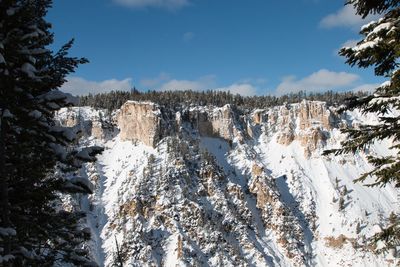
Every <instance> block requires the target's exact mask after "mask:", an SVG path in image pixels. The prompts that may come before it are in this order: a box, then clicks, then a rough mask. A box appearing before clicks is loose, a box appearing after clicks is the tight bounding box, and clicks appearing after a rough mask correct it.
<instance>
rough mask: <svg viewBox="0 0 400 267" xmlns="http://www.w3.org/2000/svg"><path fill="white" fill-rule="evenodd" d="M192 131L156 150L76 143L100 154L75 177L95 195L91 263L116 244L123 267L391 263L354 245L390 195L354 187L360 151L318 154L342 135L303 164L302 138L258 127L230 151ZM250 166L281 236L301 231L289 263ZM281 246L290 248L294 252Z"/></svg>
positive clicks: (376, 148)
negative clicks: (282, 139) (270, 194)
mask: <svg viewBox="0 0 400 267" xmlns="http://www.w3.org/2000/svg"><path fill="white" fill-rule="evenodd" d="M80 110H81V111H80V114H81V116H83V117H84V118H86V120H93V119H94V118H97V117H98V116H99V115H98V114H99V113H98V112H97V111H94V110H92V109H89V108H81V109H80ZM75 112H76V110H75ZM60 116H61V117H64V118H65V113H64V115H63V114H61V115H60ZM366 119H368V120H371V121H372V120H373V119H374V118H373V117H371V118H365V117H362V116H361V114H359V113H357V112H353V113H351V114H349V115H348V116H347V120H351V121H365V120H366ZM189 128H190V126H189V125H183V128H182V131H183V133H182V134H181V135H180V139H179V140H177V139H174V138H175V137H165V138H164V139H162V140H161V141H160V143H159V144H158V145H157V146H156V147H155V148H152V147H149V146H146V145H144V144H142V143H141V142H139V141H138V142H132V141H122V140H120V138H119V135H118V133H117V132H116V133H115V135H114V136H113V135H111V137H110V138H106V139H103V140H99V139H96V138H93V137H91V136H86V137H84V138H83V140H82V141H81V142H82V144H88V143H90V144H96V145H102V146H104V147H105V151H104V152H103V154H102V155H101V156H99V157H98V161H97V162H96V163H90V164H88V165H87V166H86V167H85V169H84V170H83V172H84V173H86V175H87V176H88V178H89V179H90V180H91V181H92V183H94V185H95V190H94V194H93V195H91V196H89V197H87V198H83V199H82V200H81V207H82V209H83V210H85V211H87V212H88V220H87V224H88V226H89V227H90V228H91V229H92V236H93V238H92V242H91V243H90V244H89V245H90V247H91V250H92V255H93V257H94V259H95V260H96V261H97V262H98V263H99V265H100V266H112V264H113V263H114V262H115V261H116V257H117V246H118V247H119V250H120V251H119V252H120V253H121V255H123V258H124V260H125V262H124V263H125V265H124V266H153V265H155V266H157V265H159V266H193V265H196V264H198V265H200V266H222V265H223V266H236V265H242V264H243V265H249V266H295V265H306V266H396V264H398V263H399V261H398V258H394V257H393V255H391V253H387V254H380V255H376V254H374V253H373V252H372V251H371V250H370V249H368V248H366V247H362V240H363V238H367V237H369V236H371V235H372V234H374V233H375V232H376V231H377V230H379V228H380V227H381V226H383V225H384V224H385V220H386V218H387V217H388V216H389V215H390V213H391V212H392V211H395V212H399V210H398V209H399V206H400V205H399V204H400V203H399V190H396V189H395V188H394V187H392V186H390V185H388V186H386V187H383V188H379V187H366V186H364V185H362V184H360V183H353V180H354V179H355V178H357V177H358V176H359V175H360V174H362V173H364V172H366V171H368V170H370V169H371V166H370V165H369V164H368V163H367V160H366V155H365V154H364V153H359V154H356V155H340V156H333V155H331V156H322V155H321V154H322V152H323V150H324V149H327V148H333V147H337V146H338V145H339V143H340V141H342V140H343V139H344V136H343V135H342V134H341V133H340V131H339V130H338V129H336V128H334V129H332V130H331V131H330V133H329V134H330V138H329V139H328V140H327V142H326V145H325V146H324V147H320V148H318V149H316V150H315V151H314V152H313V153H312V154H311V156H310V157H307V156H306V155H305V153H304V147H303V146H302V145H301V143H300V142H299V141H296V140H295V141H293V142H292V143H291V144H289V145H281V144H279V143H278V142H277V135H278V134H279V132H273V131H272V132H271V131H270V130H269V128H266V127H264V128H263V127H261V128H260V130H259V134H257V135H255V136H254V137H253V138H250V139H248V140H246V141H245V142H243V141H241V140H236V139H234V140H233V141H232V142H231V143H229V142H227V141H225V140H223V139H221V138H216V137H204V136H200V135H199V134H198V133H197V132H196V131H193V130H192V129H189ZM389 146H390V142H389V141H387V140H386V141H384V142H381V143H376V144H374V145H373V146H372V147H371V148H370V149H369V150H370V151H369V153H377V154H380V155H382V154H387V153H388V150H387V148H388V147H389ZM255 165H257V166H260V167H261V169H262V174H261V176H262V177H261V179H265V181H266V182H267V183H266V184H270V185H271V188H267V191H268V190H272V191H274V190H275V191H274V192H276V194H277V195H278V198H277V199H275V201H278V202H279V203H278V204H279V205H278V207H281V209H283V210H284V212H283V213H282V214H285V216H286V217H287V218H289V219H290V218H292V221H291V223H292V226H291V227H292V228H290V227H289V226H290V225H289V226H288V227H289V228H290V229H291V230H290V229H289V230H288V231H295V230H294V229H300V231H301V233H300V234H299V238H300V239H301V240H302V242H301V243H302V244H298V243H296V240H298V239H295V240H294V241H293V242H294V243H296V244H295V245H294V248H295V249H296V252H295V253H294V254H295V256H296V255H297V254H296V253H298V254H299V255H300V256H301V257H300V258H298V259H300V260H299V261H297V260H293V259H291V257H289V256H288V251H287V249H285V245H283V243H282V240H280V241H279V237H280V235H281V234H282V233H281V232H280V231H283V230H282V229H272V228H274V227H272V226H271V225H269V224H268V223H267V222H268V220H267V219H266V217H265V212H267V211H268V209H267V208H265V209H264V210H263V207H260V203H259V201H260V198H261V197H260V195H257V194H258V193H257V194H256V193H254V191H252V190H251V188H252V187H254V186H255V181H256V177H255V175H254V166H255ZM257 179H260V178H259V177H258V178H257ZM367 182H372V180H370V181H367ZM249 188H250V189H249ZM272 204H273V203H272ZM277 209H278V210H279V208H277ZM278 214H280V213H278ZM274 216H275V215H274ZM274 218H275V217H274ZM278 220H279V218H278ZM289 222H290V221H289ZM282 223H288V221H287V219H286V221H285V220H282ZM289 224H290V223H289ZM271 227H272V228H271ZM288 241H289V247H290V246H291V245H293V244H294V243H293V244H292V243H291V242H292V240H291V238H288ZM295 256H294V259H297V258H296V257H295Z"/></svg>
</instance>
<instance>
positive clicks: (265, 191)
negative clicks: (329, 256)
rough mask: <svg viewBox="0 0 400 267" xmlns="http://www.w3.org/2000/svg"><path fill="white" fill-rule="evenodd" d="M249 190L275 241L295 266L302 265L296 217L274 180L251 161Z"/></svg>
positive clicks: (301, 242)
mask: <svg viewBox="0 0 400 267" xmlns="http://www.w3.org/2000/svg"><path fill="white" fill-rule="evenodd" d="M251 173H252V179H251V183H250V185H249V190H250V192H251V193H253V194H254V195H255V196H256V199H257V208H259V209H260V211H261V217H262V219H263V223H264V225H265V226H266V227H269V228H270V229H272V230H273V232H274V233H275V236H276V239H277V240H276V241H277V243H278V244H279V245H280V246H281V247H282V249H283V250H284V252H285V254H286V256H287V257H288V258H289V259H291V260H292V261H293V264H294V265H295V266H304V265H305V260H304V256H303V255H304V243H305V242H304V234H303V233H302V229H301V226H300V223H299V221H298V219H297V218H296V217H295V216H294V215H293V214H292V212H291V210H290V209H288V208H287V207H286V205H285V204H284V203H283V202H282V201H281V199H280V193H279V190H278V187H277V185H276V183H275V180H274V179H273V178H272V177H269V176H268V175H266V174H265V173H264V170H263V168H262V167H261V166H260V165H259V164H257V163H253V167H252V172H251Z"/></svg>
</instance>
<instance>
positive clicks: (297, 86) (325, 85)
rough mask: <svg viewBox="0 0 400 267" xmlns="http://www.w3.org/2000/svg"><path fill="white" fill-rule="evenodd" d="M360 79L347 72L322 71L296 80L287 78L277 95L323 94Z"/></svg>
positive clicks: (278, 89)
mask: <svg viewBox="0 0 400 267" xmlns="http://www.w3.org/2000/svg"><path fill="white" fill-rule="evenodd" d="M359 78H360V77H359V76H358V75H356V74H351V73H347V72H334V71H329V70H326V69H321V70H319V71H317V72H314V73H312V74H311V75H309V76H307V77H305V78H302V79H298V80H296V77H295V76H287V77H285V78H284V79H283V81H282V82H281V83H280V84H279V85H278V87H277V88H276V94H277V95H283V94H287V93H297V92H299V91H306V92H323V91H327V90H335V89H340V88H343V87H348V86H351V85H352V84H353V83H354V82H355V81H357V80H358V79H359Z"/></svg>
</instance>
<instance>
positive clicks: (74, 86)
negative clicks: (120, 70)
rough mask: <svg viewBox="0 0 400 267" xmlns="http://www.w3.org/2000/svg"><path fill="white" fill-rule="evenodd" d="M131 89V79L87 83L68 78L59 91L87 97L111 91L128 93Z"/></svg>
mask: <svg viewBox="0 0 400 267" xmlns="http://www.w3.org/2000/svg"><path fill="white" fill-rule="evenodd" d="M131 88H132V79H131V78H127V79H124V80H116V79H110V80H104V81H89V80H85V79H84V78H81V77H69V78H68V81H67V82H66V83H64V84H63V85H62V87H61V88H60V89H61V91H63V92H66V93H70V94H72V95H87V94H89V93H92V94H98V93H106V92H110V91H112V90H114V91H115V90H119V91H129V90H131Z"/></svg>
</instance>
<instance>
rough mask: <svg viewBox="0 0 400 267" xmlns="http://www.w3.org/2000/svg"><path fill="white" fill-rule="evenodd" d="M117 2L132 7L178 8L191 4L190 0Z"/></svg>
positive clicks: (121, 0)
mask: <svg viewBox="0 0 400 267" xmlns="http://www.w3.org/2000/svg"><path fill="white" fill-rule="evenodd" d="M114 2H116V3H117V4H120V5H123V6H126V7H130V8H148V7H156V8H165V9H169V10H177V9H180V8H182V7H185V6H187V5H189V4H190V3H189V0H114Z"/></svg>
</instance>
